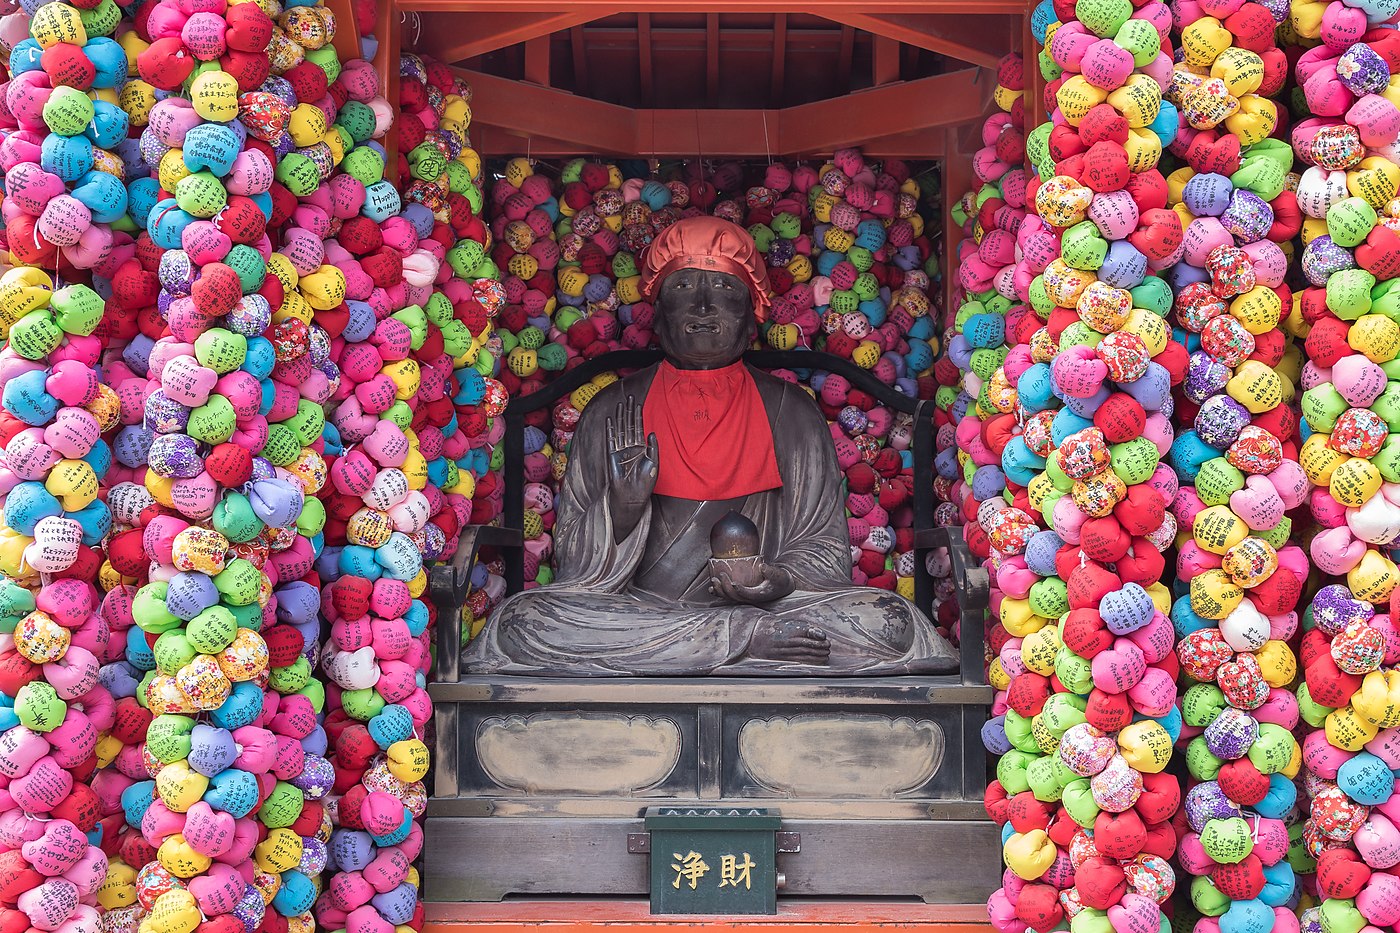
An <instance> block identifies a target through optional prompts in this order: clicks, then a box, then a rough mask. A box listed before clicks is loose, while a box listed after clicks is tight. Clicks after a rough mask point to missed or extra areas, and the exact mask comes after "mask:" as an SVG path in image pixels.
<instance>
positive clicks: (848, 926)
mask: <svg viewBox="0 0 1400 933" xmlns="http://www.w3.org/2000/svg"><path fill="white" fill-rule="evenodd" d="M424 906H425V907H426V909H427V926H426V927H425V928H424V929H425V933H548V931H552V930H558V931H564V930H567V931H570V933H575V931H577V933H590V931H598V933H606V931H617V933H660V931H667V930H677V931H688V933H706V931H726V933H734V931H735V929H736V928H742V929H743V930H744V931H746V933H804V931H812V933H815V931H818V930H821V929H825V928H832V929H836V930H839V931H841V933H883V931H888V930H894V929H900V930H920V931H922V933H991V925H990V924H988V923H987V907H986V905H985V904H966V905H955V904H890V903H882V902H878V901H861V900H855V899H852V900H848V901H832V902H821V901H818V902H816V903H808V902H806V901H804V900H799V899H793V900H792V902H790V903H789V902H788V901H787V900H785V899H779V901H778V913H777V916H773V917H724V916H712V917H705V916H664V915H662V916H657V915H653V914H652V913H651V911H650V907H649V906H648V904H647V902H646V901H645V900H638V899H633V898H626V899H618V898H599V899H594V900H575V901H570V900H566V899H561V900H508V901H504V902H502V903H499V904H472V903H455V904H433V903H429V904H426V905H424Z"/></svg>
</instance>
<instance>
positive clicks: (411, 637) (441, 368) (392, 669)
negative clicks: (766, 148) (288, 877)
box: [317, 203, 464, 933]
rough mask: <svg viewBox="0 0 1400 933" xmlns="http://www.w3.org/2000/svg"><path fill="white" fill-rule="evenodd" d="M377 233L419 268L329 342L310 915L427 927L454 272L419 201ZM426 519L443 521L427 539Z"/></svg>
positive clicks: (443, 241) (357, 932)
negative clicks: (330, 790)
mask: <svg viewBox="0 0 1400 933" xmlns="http://www.w3.org/2000/svg"><path fill="white" fill-rule="evenodd" d="M376 229H377V230H382V235H383V241H384V244H385V246H386V247H388V248H390V249H392V250H393V251H394V252H396V253H397V254H398V256H399V261H400V263H401V265H402V266H403V268H404V269H405V270H409V269H412V270H413V271H412V273H411V274H408V273H407V272H406V274H405V275H404V277H403V279H402V281H396V282H393V283H391V284H389V285H387V286H385V288H384V289H383V290H382V292H383V300H384V302H385V303H386V304H385V305H384V306H383V307H382V311H383V312H384V313H383V314H382V315H375V316H374V317H370V318H369V319H368V320H366V321H365V322H364V326H362V327H359V328H356V329H353V330H351V329H347V330H346V331H345V332H344V333H343V334H342V335H341V341H339V342H338V343H337V347H336V350H337V352H338V354H339V358H340V360H341V364H340V365H341V368H342V371H343V372H344V373H345V374H346V375H347V377H350V378H349V379H348V380H347V383H344V384H342V389H347V388H348V389H351V390H352V391H343V392H342V393H341V398H343V401H341V403H340V406H339V407H338V408H337V409H336V412H335V413H334V414H333V415H332V420H333V421H334V422H336V424H337V425H338V427H339V439H340V442H341V444H342V448H341V452H340V455H339V456H338V457H337V458H336V459H335V461H334V463H333V465H332V466H331V470H330V475H331V485H332V487H333V489H334V495H333V497H332V499H331V502H332V505H331V509H330V510H331V512H332V514H333V515H334V516H335V520H336V521H335V526H334V528H333V530H332V531H331V533H330V534H328V536H327V548H326V551H325V553H324V554H323V556H322V562H323V564H324V565H325V566H326V568H327V569H328V570H329V569H330V568H332V567H334V573H335V575H336V576H337V577H338V579H336V580H335V582H334V583H332V584H329V585H328V586H327V588H326V591H325V598H324V599H323V611H324V613H325V615H326V618H327V620H328V621H329V622H330V623H331V628H330V640H329V641H328V642H327V644H326V650H325V652H324V654H323V658H322V668H323V669H324V670H325V672H326V674H327V675H328V677H329V678H330V680H331V681H332V682H333V686H332V687H331V688H330V691H329V693H330V696H329V702H330V706H331V707H332V712H331V713H330V714H329V715H328V717H327V720H326V721H327V729H328V731H329V732H330V733H331V735H332V738H333V740H334V742H335V754H334V764H335V769H336V775H335V793H336V794H337V795H338V797H337V799H336V801H335V808H334V818H335V824H336V830H335V834H334V835H333V837H332V840H331V859H332V862H333V866H334V868H335V869H336V873H335V874H334V875H333V876H332V877H331V878H330V879H329V881H328V883H327V888H326V893H325V894H324V895H323V896H322V897H321V899H320V900H319V902H318V905H317V918H318V920H319V922H320V923H321V925H322V926H324V927H326V928H329V929H346V930H349V931H352V933H368V931H386V933H387V931H389V930H392V929H393V928H395V927H401V926H404V925H418V926H421V923H422V915H421V903H420V902H419V900H418V887H419V877H418V873H417V870H416V869H414V868H413V867H412V862H413V861H414V860H415V859H416V858H417V857H418V854H419V853H420V851H421V846H422V831H421V828H420V826H419V825H418V824H417V823H415V822H414V820H415V819H416V818H419V817H421V816H422V815H423V813H424V812H425V811H426V808H427V791H426V789H425V788H424V786H423V783H422V782H423V780H424V778H425V777H426V776H427V773H428V766H429V758H428V749H427V746H426V745H425V744H424V743H423V741H422V738H421V736H422V735H423V729H424V727H425V726H426V725H427V722H428V721H429V719H430V718H431V715H432V704H431V702H430V701H429V700H428V697H427V693H426V691H425V690H424V689H423V688H424V685H425V681H426V674H427V672H428V669H429V667H430V660H429V653H428V638H429V624H430V622H431V618H432V617H431V614H430V612H429V610H428V607H427V605H426V604H425V603H424V601H423V600H422V598H421V597H422V595H423V593H424V590H425V587H426V579H427V578H426V574H425V573H424V571H423V561H424V560H425V559H434V558H438V557H441V556H444V555H445V554H447V553H448V552H449V548H450V547H451V546H452V542H451V536H449V535H448V532H449V531H451V532H452V533H453V536H455V532H456V527H457V525H458V523H459V522H460V517H459V513H458V512H457V511H455V510H453V509H452V508H451V507H450V506H449V505H448V503H447V501H446V500H447V498H448V496H449V495H451V496H453V497H459V498H460V494H458V493H447V492H446V491H445V490H442V489H439V488H437V487H436V486H432V485H430V483H429V457H428V456H427V454H429V453H432V454H434V457H433V459H438V456H439V455H440V454H441V451H440V450H433V449H432V448H431V447H430V449H429V450H428V451H426V452H425V451H424V450H423V447H422V438H421V437H420V435H419V428H426V427H427V426H428V425H429V423H430V422H429V421H428V418H429V410H430V409H443V413H444V414H446V415H448V416H450V415H451V414H452V410H451V406H450V403H447V398H448V396H447V386H448V379H449V377H450V373H451V359H450V358H449V357H448V356H447V355H446V353H445V352H444V341H443V328H444V327H445V326H448V325H450V324H451V322H453V320H454V316H453V314H454V312H453V306H452V304H451V302H450V300H449V299H448V298H447V296H446V295H445V294H443V293H442V292H440V291H437V290H436V289H435V288H434V285H435V283H436V282H437V281H438V279H439V278H440V275H441V276H450V275H451V267H450V266H448V265H447V264H446V262H445V257H446V254H447V249H448V247H449V245H451V243H452V233H451V230H450V228H448V227H447V225H446V224H445V223H443V222H441V221H437V220H435V219H434V217H433V215H432V213H431V212H430V211H429V210H428V209H427V207H426V206H424V205H423V204H421V203H416V204H413V205H410V207H409V208H408V209H406V210H405V212H404V213H403V214H402V215H401V216H399V217H396V218H393V219H392V220H390V221H386V222H385V223H384V224H382V225H381V226H380V227H379V228H376ZM342 232H344V231H342ZM368 233H369V231H368V230H366V231H365V235H367V234H368ZM395 309H397V310H395ZM376 317H377V318H378V320H377V323H376V320H375V318H376ZM352 368H353V369H354V370H355V371H356V373H357V375H354V376H352V375H351V370H352ZM376 380H387V383H388V384H386V386H385V388H386V389H387V388H388V385H389V384H392V385H393V387H394V391H393V393H392V397H393V403H392V404H391V405H379V404H375V403H373V400H372V399H369V398H368V397H365V398H361V397H360V396H361V394H362V393H361V390H362V388H363V387H364V386H366V385H369V384H372V383H373V382H374V381H376ZM385 398H386V400H387V399H388V398H389V395H386V396H385ZM439 402H443V403H444V404H445V407H444V405H440V404H438V403H439ZM425 436H428V437H431V433H430V432H425ZM463 508H464V507H463ZM449 512H450V515H451V518H450V519H449V518H448V514H449ZM435 522H436V523H437V524H434V523H435ZM444 523H445V524H444ZM429 526H432V527H433V528H436V529H437V531H436V532H434V533H433V534H432V538H429V537H428V536H427V535H428V533H429ZM438 533H441V542H440V543H438V542H437V541H435V540H434V539H436V538H437V537H438ZM425 545H428V546H427V547H425Z"/></svg>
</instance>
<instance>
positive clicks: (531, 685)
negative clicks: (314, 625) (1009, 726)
mask: <svg viewBox="0 0 1400 933" xmlns="http://www.w3.org/2000/svg"><path fill="white" fill-rule="evenodd" d="M430 689H431V692H432V695H433V700H434V702H435V704H436V706H437V710H438V712H437V721H436V724H437V740H438V759H437V766H436V771H435V780H436V787H435V789H434V798H433V801H432V803H431V805H430V808H429V811H428V812H429V819H428V828H427V834H428V839H427V843H428V844H427V848H426V858H427V870H426V872H425V877H426V880H427V896H428V898H429V899H430V900H495V899H499V898H501V897H503V896H505V895H507V894H512V893H518V894H546V893H569V894H631V895H637V894H645V893H646V891H647V859H646V858H645V857H644V856H639V855H638V854H636V853H635V852H631V853H629V851H628V835H629V833H638V832H640V831H641V828H642V813H643V811H644V810H645V809H646V808H647V807H648V806H656V805H658V804H665V805H688V804H695V805H704V806H724V805H732V806H762V807H772V808H775V809H777V810H779V811H781V814H782V819H783V829H784V830H785V831H791V832H797V833H799V834H800V837H801V844H800V847H798V851H795V852H786V853H780V854H779V856H778V870H779V872H780V873H782V875H783V877H784V880H785V886H784V888H783V891H782V893H786V894H793V895H867V896H905V897H911V896H912V897H921V898H923V899H924V900H926V901H930V902H939V903H968V902H970V901H976V900H980V899H982V898H984V897H985V896H986V895H987V894H988V893H989V892H990V891H991V890H992V889H993V888H995V886H996V881H997V878H998V874H999V863H998V855H997V853H998V847H997V841H998V837H997V832H996V827H995V826H994V825H993V824H992V823H991V822H989V821H987V820H986V819H985V817H984V815H983V812H982V794H983V790H984V788H985V783H986V775H985V763H984V762H985V760H984V758H983V753H982V750H981V743H980V741H979V740H978V733H979V730H980V728H981V725H982V723H983V721H984V720H985V718H986V705H987V704H988V703H989V702H990V700H991V694H992V691H991V688H990V687H986V686H979V685H975V684H964V683H963V682H962V681H961V680H960V679H959V678H957V677H956V676H952V677H947V678H938V677H933V678H929V677H918V678H915V677H906V678H881V679H870V680H857V679H822V680H817V679H810V680H809V679H785V680H759V679H752V678H749V679H737V678H736V679H726V678H703V679H682V678H655V679H648V680H630V679H628V680H587V679H544V678H520V677H501V676H494V677H471V676H468V677H466V678H465V679H464V680H463V681H462V682H460V683H452V684H434V685H433V686H432V687H431V688H430Z"/></svg>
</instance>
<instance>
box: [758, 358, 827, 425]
mask: <svg viewBox="0 0 1400 933" xmlns="http://www.w3.org/2000/svg"><path fill="white" fill-rule="evenodd" d="M749 372H751V373H753V381H754V385H756V386H758V394H759V396H760V397H761V398H762V399H763V404H764V406H765V407H766V408H767V409H768V410H769V411H770V412H772V413H774V414H780V417H784V418H786V417H792V418H816V419H818V420H820V421H821V422H822V425H823V427H825V425H826V418H825V416H823V415H822V410H821V406H820V405H818V404H817V400H816V399H814V398H812V396H811V395H810V394H809V393H808V392H807V390H806V389H804V388H802V386H800V385H797V384H796V383H792V382H788V381H787V380H786V379H779V378H778V377H777V376H774V375H772V374H770V373H766V372H764V371H763V370H761V369H754V368H753V367H752V366H750V367H749Z"/></svg>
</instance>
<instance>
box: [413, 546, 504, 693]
mask: <svg viewBox="0 0 1400 933" xmlns="http://www.w3.org/2000/svg"><path fill="white" fill-rule="evenodd" d="M524 544H525V536H524V535H523V534H522V533H521V531H520V529H519V528H502V527H501V526H499V525H468V526H467V527H466V528H463V529H462V531H461V537H460V539H459V541H458V544H457V553H455V554H453V555H452V560H451V562H450V563H446V564H439V565H438V566H436V567H431V568H429V570H428V595H429V597H430V598H431V599H432V601H433V604H434V605H436V606H437V608H438V620H437V663H436V665H435V667H436V674H435V676H434V678H433V679H434V680H438V681H456V680H457V673H458V656H459V655H460V654H461V651H462V606H463V604H465V603H466V601H467V591H468V590H469V589H470V588H471V579H472V565H473V564H475V563H476V555H477V552H478V551H479V550H480V549H481V548H482V547H498V548H504V549H508V550H520V549H522V548H523V547H524Z"/></svg>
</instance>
